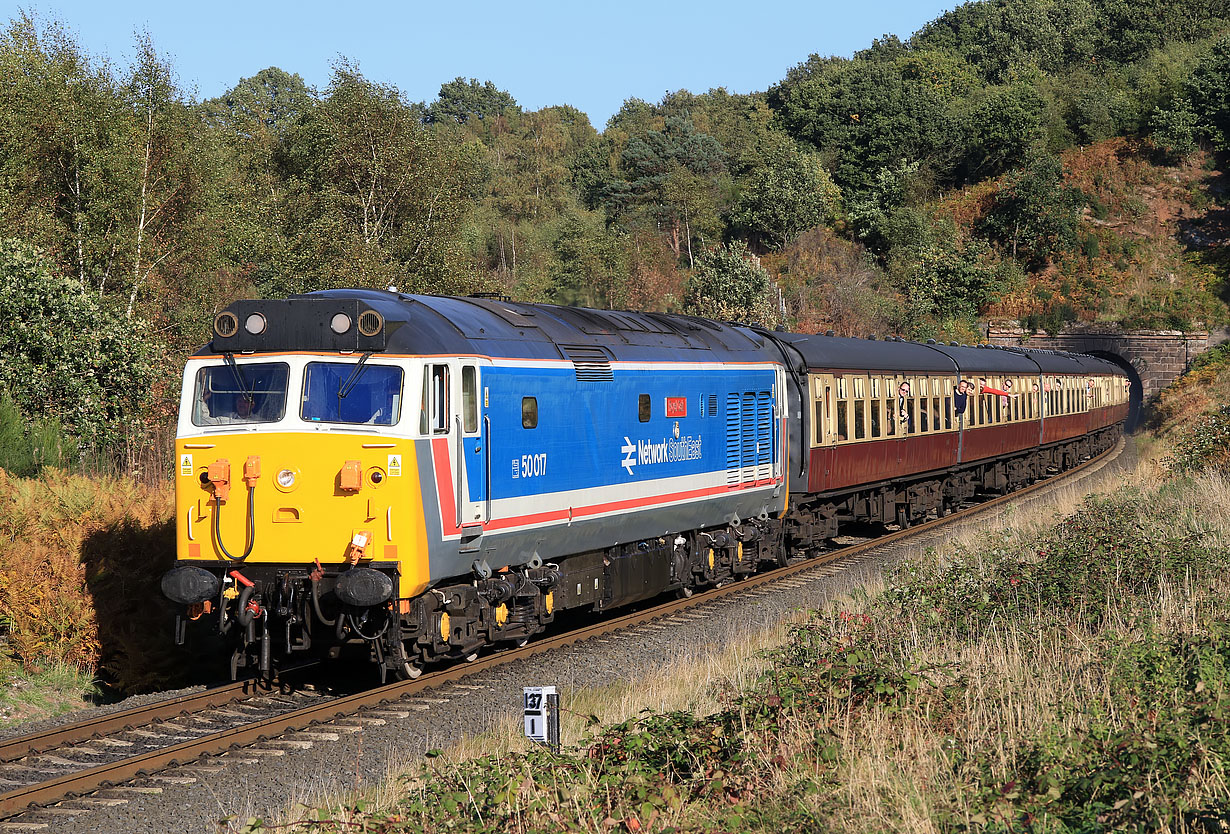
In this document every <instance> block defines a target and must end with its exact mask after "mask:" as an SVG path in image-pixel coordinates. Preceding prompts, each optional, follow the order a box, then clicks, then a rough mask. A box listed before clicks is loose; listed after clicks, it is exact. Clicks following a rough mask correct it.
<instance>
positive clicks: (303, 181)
mask: <svg viewBox="0 0 1230 834" xmlns="http://www.w3.org/2000/svg"><path fill="white" fill-rule="evenodd" d="M482 154H483V151H482V148H481V146H479V145H478V144H477V143H476V142H473V141H471V142H464V143H463V142H449V141H447V140H446V139H441V138H437V137H436V136H434V135H433V134H432V132H431V130H430V129H429V128H427V127H426V126H424V125H423V124H422V122H421V119H420V118H419V113H418V111H417V110H416V109H415V108H414V107H412V106H410V105H409V104H407V103H406V101H405V100H404V99H403V97H402V94H401V91H400V90H398V89H397V88H396V87H393V86H389V85H382V84H376V83H374V82H372V81H369V80H368V79H366V78H364V77H363V75H362V74H361V73H360V72H359V70H358V67H357V66H355V65H354V64H352V63H350V62H348V61H345V60H342V61H339V62H338V63H337V64H336V65H335V66H334V69H333V79H332V82H331V83H330V86H329V89H328V91H327V94H326V96H325V98H324V100H323V101H321V102H320V104H319V105H318V106H316V107H315V108H313V109H312V110H311V111H308V112H306V113H304V114H303V115H301V116H300V118H299V119H298V121H297V122H296V123H295V124H294V125H293V126H292V127H291V129H290V131H289V133H288V136H287V141H286V152H285V160H286V162H285V164H286V169H287V173H288V174H289V179H290V182H289V184H288V196H287V215H286V216H287V221H286V222H287V227H288V230H287V236H288V241H289V246H288V247H287V250H286V252H285V253H284V260H283V262H282V263H280V264H279V267H278V269H277V270H276V278H275V280H276V281H277V282H278V283H277V284H276V285H275V286H274V287H273V288H272V289H274V290H276V291H278V292H286V291H299V289H300V288H302V286H303V285H304V284H310V285H314V286H339V285H347V284H349V285H353V284H356V283H359V284H364V285H367V286H380V285H386V284H389V283H398V282H400V284H402V285H404V284H405V280H404V277H405V275H406V273H409V274H410V275H412V276H414V279H415V281H416V282H417V288H419V289H424V290H436V291H446V290H448V289H458V288H460V287H461V285H460V284H459V283H457V281H458V280H459V278H460V276H459V274H458V273H457V263H458V259H459V256H460V248H459V245H458V243H457V235H458V230H459V228H460V225H461V219H462V218H463V217H464V216H465V214H466V213H467V211H468V210H469V206H470V204H471V203H472V202H473V201H475V200H476V199H477V197H478V191H477V188H478V186H479V185H480V184H481V183H482V179H481V176H482V171H483V166H482V162H481V160H482Z"/></svg>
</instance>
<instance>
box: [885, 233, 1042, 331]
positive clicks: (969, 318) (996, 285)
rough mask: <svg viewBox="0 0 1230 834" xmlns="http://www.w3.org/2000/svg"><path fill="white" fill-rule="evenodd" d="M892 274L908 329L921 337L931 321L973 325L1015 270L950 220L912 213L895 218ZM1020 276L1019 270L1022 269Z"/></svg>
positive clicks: (890, 260) (1006, 286)
mask: <svg viewBox="0 0 1230 834" xmlns="http://www.w3.org/2000/svg"><path fill="white" fill-rule="evenodd" d="M890 226H893V227H896V228H894V229H893V231H892V232H890V237H891V238H893V239H895V240H897V241H900V242H899V243H897V244H896V245H895V246H894V247H893V249H892V251H891V252H890V253H889V257H888V265H889V272H890V274H892V276H893V278H894V279H895V281H896V282H897V285H898V286H899V287H900V289H901V292H902V294H903V295H904V296H905V298H906V304H907V312H906V319H907V320H906V326H907V327H908V328H909V329H910V330H912V331H914V332H919V331H920V330H922V329H926V328H927V327H928V326H929V325H930V323H931V322H943V321H951V320H954V319H955V320H963V321H965V322H971V323H972V322H973V321H974V320H975V319H976V318H977V316H978V315H979V313H981V312H982V309H983V308H984V307H985V306H986V305H988V304H990V303H991V302H993V301H994V300H995V299H997V298H998V297H999V296H1000V295H1001V294H1002V293H1003V292H1004V291H1005V290H1006V289H1007V288H1008V286H1009V284H1010V283H1011V282H1012V276H1013V268H1011V267H1008V266H1005V265H1004V264H1001V263H999V262H997V260H996V259H995V258H994V256H993V253H992V251H991V248H990V247H989V246H988V245H987V244H986V243H985V242H984V241H981V240H978V239H977V238H970V237H968V236H965V235H962V234H960V233H959V232H958V230H957V228H956V225H955V224H954V223H953V222H952V221H951V220H948V219H946V218H945V219H934V218H931V217H927V216H924V215H922V214H921V213H919V212H917V211H914V210H912V209H902V210H900V211H898V212H897V213H896V215H895V216H894V217H893V220H892V222H891V223H890ZM1017 272H1019V268H1017Z"/></svg>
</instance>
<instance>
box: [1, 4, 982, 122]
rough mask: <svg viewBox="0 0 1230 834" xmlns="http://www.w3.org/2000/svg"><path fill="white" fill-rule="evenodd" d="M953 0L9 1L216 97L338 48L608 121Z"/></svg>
mask: <svg viewBox="0 0 1230 834" xmlns="http://www.w3.org/2000/svg"><path fill="white" fill-rule="evenodd" d="M956 5H958V3H957V2H955V0H948V2H937V1H936V0H917V1H916V2H910V0H862V2H829V1H828V0H825V1H824V2H811V3H808V2H783V0H743V2H739V3H728V2H706V3H701V2H693V0H674V2H672V1H671V0H657V2H653V0H617V2H612V3H593V2H585V0H579V2H558V1H557V0H552V2H533V0H531V2H528V3H526V2H522V3H514V2H507V0H506V2H489V0H470V2H463V3H458V2H451V3H449V2H433V3H421V2H416V1H414V0H408V2H402V3H391V2H386V3H365V2H354V1H353V0H352V2H336V0H335V2H329V3H322V2H315V0H308V2H300V3H287V2H283V1H282V0H266V1H265V2H259V1H258V0H249V2H234V1H233V0H219V2H213V3H193V2H183V3H181V2H173V1H172V2H166V0H161V1H160V2H157V3H155V2H149V0H146V1H145V2H136V0H106V2H101V0H34V2H20V3H17V4H10V3H9V0H0V9H3V8H4V7H5V6H7V7H8V11H7V13H6V14H4V16H3V19H4V22H6V23H7V21H8V20H9V19H11V18H13V17H14V16H16V15H18V14H19V13H20V12H22V11H24V12H27V13H31V14H34V15H36V16H37V17H39V18H41V19H43V20H53V19H54V20H60V21H62V22H64V23H66V24H67V25H68V27H69V29H70V30H71V31H73V32H74V33H75V34H76V36H77V38H78V40H79V42H80V44H81V46H82V47H83V48H84V49H85V51H86V52H87V53H89V54H91V55H95V56H106V57H108V58H110V59H111V60H112V62H113V63H114V64H116V65H117V66H119V67H124V66H126V65H127V63H128V60H129V57H130V56H131V54H132V42H133V35H134V33H135V32H138V31H148V32H149V34H150V36H151V37H152V38H153V41H154V45H155V47H157V49H158V51H159V52H160V53H163V54H165V55H168V56H169V57H170V58H171V59H172V63H173V65H174V66H175V68H176V70H177V71H178V73H179V76H180V82H181V84H182V85H183V86H184V87H185V88H186V89H189V90H191V89H193V88H195V89H196V91H197V95H198V96H199V97H200V98H210V97H212V96H216V95H218V94H220V93H222V92H224V91H225V90H227V89H229V88H230V87H232V86H234V84H235V82H236V81H238V80H239V79H240V78H243V77H245V76H250V75H253V74H255V73H256V72H258V71H259V70H261V69H263V68H265V67H268V66H278V67H281V68H282V69H284V70H287V71H289V72H297V73H299V74H300V75H301V76H302V77H303V79H304V80H305V81H306V82H307V83H308V84H310V85H312V86H315V87H318V88H323V87H325V86H326V85H327V84H328V81H329V72H330V66H331V64H332V63H333V61H334V60H335V59H336V58H337V57H338V56H346V57H348V58H351V59H353V60H356V61H358V63H359V67H360V69H361V70H362V72H363V73H364V75H366V76H367V77H368V78H371V79H372V80H374V81H379V82H383V83H390V84H394V85H396V86H397V87H399V88H400V89H401V90H402V91H403V92H404V93H405V94H406V97H407V98H409V99H410V100H412V101H428V102H430V101H432V100H434V99H435V98H436V95H437V93H438V92H439V89H440V84H441V83H442V82H445V81H449V80H452V79H453V78H456V77H457V76H463V77H465V78H477V79H478V80H479V81H487V80H490V81H492V82H494V83H495V85H496V86H497V87H499V88H501V89H504V90H507V91H508V92H509V93H511V94H512V96H513V97H514V98H515V99H516V100H517V103H518V104H520V105H521V106H522V107H523V108H525V109H529V110H533V109H537V108H540V107H545V106H548V105H552V104H571V105H573V106H574V107H577V108H578V109H580V110H583V111H585V112H586V113H587V114H589V117H590V120H591V121H592V122H593V123H594V125H595V127H597V128H598V129H599V130H601V129H602V128H603V126H604V125H605V124H606V120H607V119H608V118H609V117H610V116H611V115H612V114H613V113H614V112H615V111H616V110H618V109H619V107H620V105H621V104H622V103H623V101H624V100H625V99H627V98H632V97H636V98H641V99H644V100H646V101H650V102H656V101H658V100H660V99H661V98H662V96H663V94H664V93H666V92H667V91H674V90H679V89H688V90H691V91H692V92H705V91H706V90H709V89H710V88H713V87H725V88H726V89H728V90H730V91H732V92H737V93H748V92H752V91H755V90H764V89H767V88H768V87H769V86H771V85H772V84H774V83H775V82H777V81H780V80H781V79H782V78H783V77H784V76H785V74H786V71H787V70H788V69H789V68H790V67H792V66H794V65H795V64H798V63H799V62H801V61H803V60H806V58H807V56H808V55H810V54H812V53H819V54H821V55H845V56H848V55H850V54H851V53H852V52H854V51H855V50H857V49H861V48H863V47H865V46H867V45H868V44H870V42H871V40H872V39H873V38H876V37H879V36H880V35H883V34H885V33H893V34H897V35H900V36H901V37H903V38H904V37H907V36H908V35H910V34H911V33H912V32H914V31H915V30H916V29H918V28H919V27H920V26H921V25H922V24H924V23H926V22H927V21H929V20H932V19H934V18H935V17H936V16H938V15H939V14H941V13H942V12H943V11H945V10H947V9H951V8H953V7H954V6H956Z"/></svg>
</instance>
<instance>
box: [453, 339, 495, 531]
mask: <svg viewBox="0 0 1230 834" xmlns="http://www.w3.org/2000/svg"><path fill="white" fill-rule="evenodd" d="M485 399H486V392H485V391H483V389H482V387H481V379H480V376H479V368H478V365H476V364H475V363H473V362H462V363H461V413H460V414H459V415H457V469H458V473H457V475H458V477H457V507H458V510H459V512H458V515H459V516H460V518H459V519H458V524H459V526H461V527H474V526H479V525H481V524H482V523H483V522H484V521H487V512H488V503H487V491H488V482H489V479H490V477H491V469H490V467H489V466H488V465H487V463H488V460H489V459H490V458H489V455H488V452H487V442H488V437H487V434H488V431H487V429H488V425H487V409H486V408H485V405H486V403H485V402H484V400H485Z"/></svg>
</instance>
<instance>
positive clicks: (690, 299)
mask: <svg viewBox="0 0 1230 834" xmlns="http://www.w3.org/2000/svg"><path fill="white" fill-rule="evenodd" d="M774 290H775V287H774V286H773V282H772V281H771V280H770V279H769V273H768V272H767V271H766V270H765V268H764V267H762V266H761V265H760V260H759V259H758V258H756V257H755V256H753V255H751V254H750V253H749V252H748V251H747V244H745V243H743V241H740V240H736V241H734V242H732V243H729V244H723V245H721V246H717V247H715V248H713V249H708V250H705V251H704V252H702V253H701V254H700V256H699V257H698V258H697V259H696V269H695V270H694V271H693V272H692V277H691V278H690V279H689V280H688V283H687V287H686V289H685V294H684V301H683V310H684V312H685V313H688V314H689V315H694V316H706V317H708V318H712V319H717V320H719V321H741V322H748V323H756V324H761V325H765V326H772V325H775V324H777V323H778V320H779V318H780V316H779V314H778V312H777V298H776V293H775V292H773V291H774ZM771 292H773V297H772V298H770V293H771Z"/></svg>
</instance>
